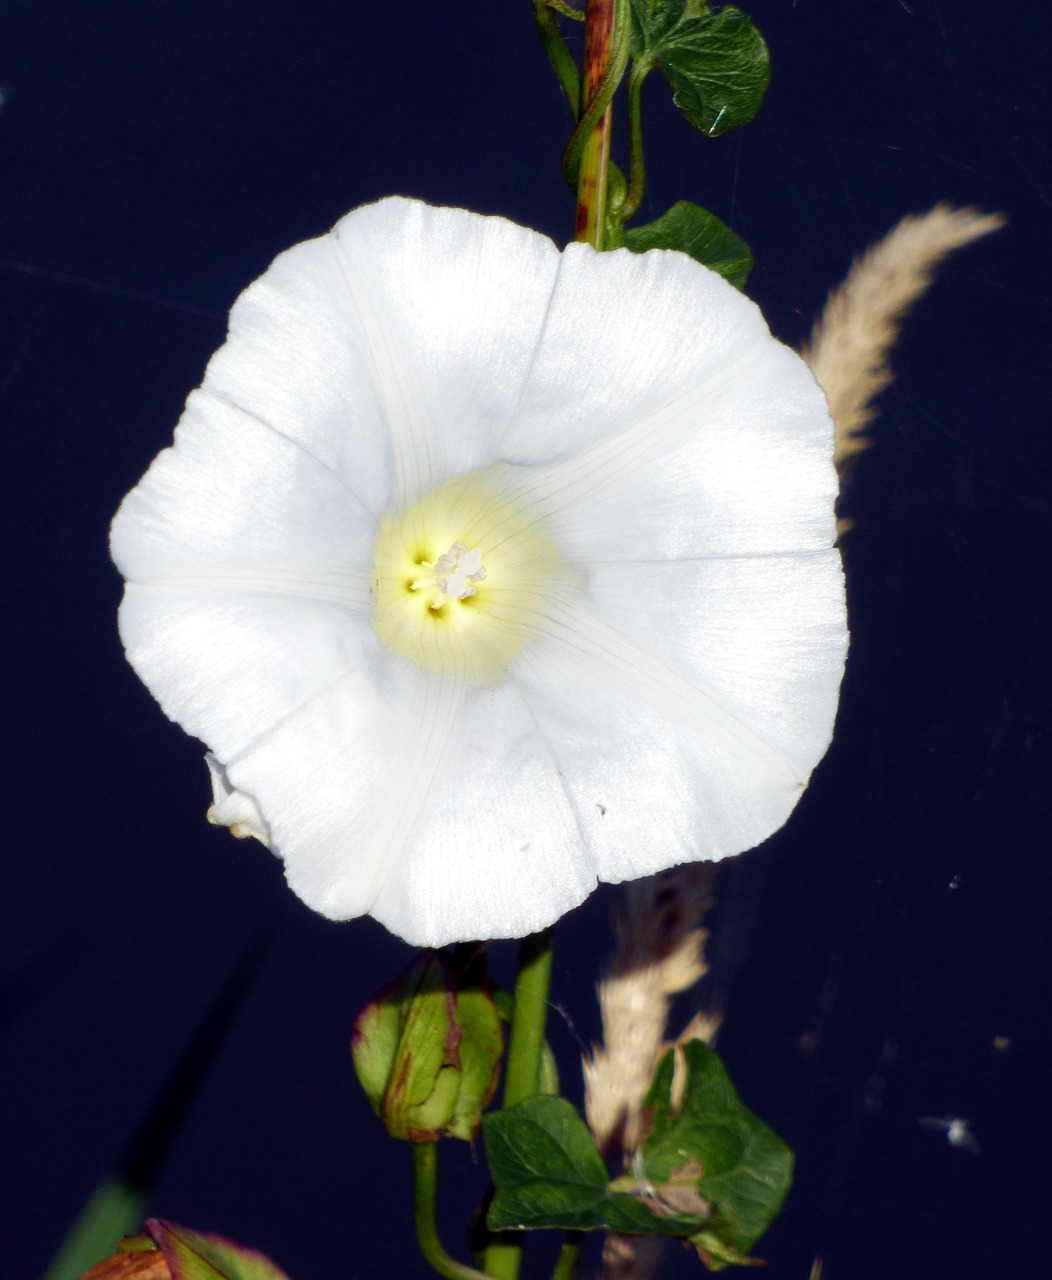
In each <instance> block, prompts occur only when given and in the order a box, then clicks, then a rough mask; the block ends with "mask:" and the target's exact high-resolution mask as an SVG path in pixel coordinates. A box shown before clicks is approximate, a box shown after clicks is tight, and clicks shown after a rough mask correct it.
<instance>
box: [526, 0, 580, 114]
mask: <svg viewBox="0 0 1052 1280" xmlns="http://www.w3.org/2000/svg"><path fill="white" fill-rule="evenodd" d="M533 20H534V22H535V23H536V24H537V34H538V35H539V36H540V38H541V44H542V45H544V52H545V53H546V54H547V55H548V61H549V62H550V63H551V64H552V69H553V70H554V72H555V74H556V75H557V76H558V77H559V84H560V86H561V87H562V91H563V93H565V94H566V101H567V102H568V103H569V104H570V110H571V111H572V112H573V118H574V119H575V120H576V119H577V117H578V116H579V115H580V113H581V77H580V76H579V75H578V73H577V64H576V63H575V62H574V60H573V56H572V55H571V53H570V50H569V49H568V48H567V47H566V41H565V40H564V39H563V35H562V32H561V31H560V30H559V23H558V22H557V21H556V17H555V14H554V13H552V11H551V8H550V6H549V5H548V3H547V0H533Z"/></svg>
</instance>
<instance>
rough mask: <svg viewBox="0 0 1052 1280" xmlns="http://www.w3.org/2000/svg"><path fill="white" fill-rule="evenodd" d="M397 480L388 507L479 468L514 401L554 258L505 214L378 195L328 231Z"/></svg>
mask: <svg viewBox="0 0 1052 1280" xmlns="http://www.w3.org/2000/svg"><path fill="white" fill-rule="evenodd" d="M332 238H333V240H334V242H335V243H336V244H337V245H338V248H339V255H340V260H341V264H342V269H343V274H344V279H345V281H346V284H347V287H348V291H349V292H350V293H351V295H352V296H353V297H354V300H355V303H356V305H357V306H358V309H359V314H360V317H361V320H360V323H361V324H362V326H363V328H366V329H367V331H368V333H369V335H370V345H371V348H372V354H373V364H374V370H375V378H376V383H377V385H378V386H379V387H380V388H381V395H380V398H381V401H382V403H384V405H385V406H386V408H387V412H386V419H387V424H388V428H389V430H390V431H391V435H392V440H393V443H394V453H395V459H396V465H397V466H398V467H399V468H400V469H401V471H402V476H401V479H400V482H399V483H398V485H397V488H396V490H395V492H394V493H393V494H392V495H391V501H392V503H393V504H394V505H396V506H402V505H406V504H408V503H411V502H414V501H416V500H417V499H418V498H420V497H422V496H423V494H424V493H425V492H426V491H427V490H428V489H431V488H434V487H436V486H437V485H439V484H441V483H442V482H443V481H445V480H448V479H450V478H451V477H453V476H456V475H461V474H463V473H464V472H466V471H471V470H474V469H475V468H477V467H481V466H485V465H487V464H488V463H490V462H492V461H493V460H494V457H495V453H494V448H495V445H496V443H497V441H498V440H499V438H500V435H501V433H502V432H503V430H504V427H505V425H506V423H507V421H508V420H509V418H510V416H511V414H512V412H513V411H514V409H515V408H516V406H517V405H518V403H519V399H520V396H521V394H522V390H523V385H524V381H525V379H526V377H527V375H528V374H529V373H530V371H531V368H532V364H533V360H534V357H535V353H536V348H537V342H538V338H539V336H540V334H541V333H542V331H543V326H544V323H545V317H546V314H547V310H548V306H549V303H550V299H551V292H552V288H553V286H554V283H555V280H556V277H557V276H558V273H559V271H560V261H561V259H560V254H559V251H558V250H557V249H556V247H555V245H554V244H552V242H551V241H550V240H548V239H546V238H545V237H544V236H539V235H537V234H536V233H535V232H532V231H527V230H526V229H525V228H523V227H519V226H516V225H515V224H514V223H512V222H508V221H507V220H506V219H504V218H484V217H480V216H479V215H478V214H474V213H468V212H466V211H465V210H463V209H436V208H432V207H430V206H429V205H425V204H421V203H420V202H419V201H416V200H401V199H389V200H382V201H380V202H379V203H377V204H373V205H367V206H366V207H365V208H363V209H358V210H355V212H354V213H351V214H349V215H348V216H347V217H346V218H344V219H343V220H342V222H340V223H338V224H337V226H336V227H335V228H334V230H333V232H332Z"/></svg>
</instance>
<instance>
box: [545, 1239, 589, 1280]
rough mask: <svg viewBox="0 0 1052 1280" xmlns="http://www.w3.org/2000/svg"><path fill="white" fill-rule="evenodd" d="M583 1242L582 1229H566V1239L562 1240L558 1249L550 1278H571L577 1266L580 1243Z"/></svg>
mask: <svg viewBox="0 0 1052 1280" xmlns="http://www.w3.org/2000/svg"><path fill="white" fill-rule="evenodd" d="M583 1243H584V1232H583V1231H567V1233H566V1239H565V1240H564V1241H563V1247H562V1248H561V1249H560V1250H559V1256H558V1258H556V1260H555V1270H554V1271H553V1272H552V1280H572V1277H573V1273H574V1268H575V1267H576V1266H577V1259H578V1257H579V1256H580V1253H581V1245H582V1244H583Z"/></svg>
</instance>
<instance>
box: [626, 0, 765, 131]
mask: <svg viewBox="0 0 1052 1280" xmlns="http://www.w3.org/2000/svg"><path fill="white" fill-rule="evenodd" d="M632 55H633V57H634V58H635V61H636V66H637V68H638V69H639V70H642V71H646V70H649V69H650V68H651V67H660V69H661V71H662V73H663V74H664V76H665V78H666V79H667V80H668V82H669V84H670V85H671V86H672V92H673V100H674V101H675V103H676V106H677V107H679V109H680V110H681V111H682V112H683V114H684V115H685V116H686V117H687V119H688V120H689V121H690V122H691V124H693V125H694V126H695V127H696V128H698V129H700V130H701V132H702V133H704V134H707V135H708V136H709V137H710V138H715V137H717V136H718V135H719V134H721V133H726V131H727V130H728V129H734V128H736V127H737V126H738V125H742V124H746V123H747V122H748V121H750V120H751V119H752V118H753V116H754V115H755V114H756V113H757V111H759V109H760V104H761V102H762V101H763V95H764V94H765V93H766V91H767V86H768V84H769V83H770V80H771V67H770V59H769V57H768V53H767V45H766V44H765V43H764V39H763V37H762V36H761V35H760V33H759V32H758V31H757V30H756V28H755V27H754V26H753V25H752V23H751V22H750V21H749V19H748V18H747V17H746V16H745V14H744V13H742V12H741V10H740V9H735V8H734V7H733V6H731V5H728V6H727V7H726V8H724V9H720V10H719V11H718V12H714V11H713V10H712V9H710V8H709V6H708V5H707V4H705V3H704V0H632Z"/></svg>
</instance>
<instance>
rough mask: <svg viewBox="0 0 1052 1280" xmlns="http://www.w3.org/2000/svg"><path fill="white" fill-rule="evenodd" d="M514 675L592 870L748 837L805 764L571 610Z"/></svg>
mask: <svg viewBox="0 0 1052 1280" xmlns="http://www.w3.org/2000/svg"><path fill="white" fill-rule="evenodd" d="M516 679H517V681H518V683H519V684H520V685H521V686H522V687H523V688H524V689H525V690H526V696H527V697H528V699H529V701H530V705H531V706H532V707H533V708H534V711H535V713H536V715H537V719H538V723H539V724H540V726H541V729H542V730H543V731H544V733H545V736H546V738H547V740H548V741H549V742H550V743H551V745H552V749H553V751H554V752H555V753H556V755H557V758H558V760H559V765H560V771H561V773H562V775H563V776H564V777H565V779H566V786H567V791H568V792H569V794H570V795H571V796H572V797H573V800H574V803H575V806H576V809H577V812H578V814H579V816H580V820H581V823H582V827H583V828H584V830H585V831H586V832H587V833H588V838H589V841H590V843H591V844H592V847H593V848H594V849H595V855H594V856H595V857H596V859H597V861H598V865H599V878H600V879H601V880H607V881H618V880H627V879H633V878H635V877H638V876H642V875H648V874H650V873H652V872H654V871H658V870H661V869H663V868H665V867H670V866H675V865H676V864H678V863H681V862H690V861H697V860H699V859H716V858H722V857H725V856H727V855H728V854H732V853H739V852H741V851H742V850H743V849H749V848H752V847H753V846H754V845H756V844H759V843H760V842H761V841H762V840H764V839H766V838H767V836H769V835H770V834H771V832H772V831H775V830H777V828H778V827H780V826H781V825H782V824H783V823H784V822H785V820H786V818H787V817H788V816H789V814H790V812H791V811H792V809H793V807H794V805H795V804H796V802H797V800H798V799H799V796H800V793H801V791H802V790H803V786H804V783H805V781H806V776H800V775H799V774H798V773H797V772H796V770H795V769H794V768H793V765H792V762H790V761H789V760H787V759H786V758H785V756H784V755H783V753H782V752H781V751H780V749H779V744H778V743H777V742H772V741H771V740H770V739H769V738H768V737H767V736H766V735H765V734H764V733H763V732H762V731H761V730H760V729H758V728H756V727H754V726H753V725H752V724H750V723H749V722H748V720H746V719H744V718H742V717H741V715H740V709H739V708H738V707H736V706H734V705H733V704H729V703H728V702H725V701H724V700H723V699H721V698H719V697H717V696H716V695H715V694H714V693H713V692H712V691H711V690H710V689H708V688H706V687H705V686H704V683H703V682H701V681H700V680H697V679H691V678H690V676H689V674H688V673H687V672H685V671H683V670H682V669H678V668H676V667H675V666H673V665H672V664H670V663H667V662H663V661H661V660H660V659H658V658H655V657H654V656H653V655H652V654H651V653H650V652H649V651H648V649H647V648H646V647H643V646H638V645H634V644H632V643H631V642H630V641H627V640H625V639H623V638H622V637H621V636H619V635H618V634H617V633H616V632H614V631H613V630H611V629H609V628H606V627H605V626H603V625H602V624H601V623H598V622H597V621H596V620H594V619H589V618H587V617H586V616H584V615H583V614H582V613H580V612H577V613H572V614H567V615H565V616H564V617H563V618H562V619H560V620H559V622H558V623H553V624H552V625H551V628H550V631H549V637H548V641H547V642H546V643H543V644H538V645H537V646H536V647H535V648H533V649H531V650H530V651H529V652H528V653H526V654H524V655H523V658H522V659H521V660H520V662H519V664H518V668H517V670H516ZM826 736H827V737H828V727H827V734H826Z"/></svg>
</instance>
